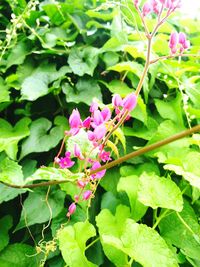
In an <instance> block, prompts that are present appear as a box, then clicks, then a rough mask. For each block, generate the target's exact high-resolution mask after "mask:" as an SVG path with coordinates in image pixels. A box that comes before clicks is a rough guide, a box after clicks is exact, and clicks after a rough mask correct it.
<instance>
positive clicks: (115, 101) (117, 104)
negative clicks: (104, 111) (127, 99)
mask: <svg viewBox="0 0 200 267" xmlns="http://www.w3.org/2000/svg"><path fill="white" fill-rule="evenodd" d="M112 104H113V107H115V108H118V107H120V106H122V98H121V96H120V95H119V94H114V95H113V97H112Z"/></svg>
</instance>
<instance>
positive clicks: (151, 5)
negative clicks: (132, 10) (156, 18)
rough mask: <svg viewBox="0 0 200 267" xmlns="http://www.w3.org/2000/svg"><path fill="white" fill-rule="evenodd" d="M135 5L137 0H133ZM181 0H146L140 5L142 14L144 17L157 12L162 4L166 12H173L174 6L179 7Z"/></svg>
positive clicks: (137, 2)
mask: <svg viewBox="0 0 200 267" xmlns="http://www.w3.org/2000/svg"><path fill="white" fill-rule="evenodd" d="M134 4H135V6H136V7H137V6H138V4H139V1H138V0H135V1H134ZM180 4H181V0H148V1H146V2H145V3H144V5H143V7H142V15H143V16H144V17H145V16H147V15H148V14H151V13H155V14H159V13H160V11H161V8H162V6H163V7H164V8H166V9H168V13H171V12H173V11H174V10H175V9H176V8H178V7H180Z"/></svg>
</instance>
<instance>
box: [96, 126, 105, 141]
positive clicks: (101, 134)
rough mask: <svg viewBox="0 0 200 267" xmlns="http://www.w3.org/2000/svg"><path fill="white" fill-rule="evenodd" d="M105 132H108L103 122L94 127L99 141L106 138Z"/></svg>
mask: <svg viewBox="0 0 200 267" xmlns="http://www.w3.org/2000/svg"><path fill="white" fill-rule="evenodd" d="M105 134H106V127H105V125H104V124H101V125H99V126H97V127H96V128H95V129H94V135H95V139H96V140H97V141H98V140H101V139H102V138H104V136H105Z"/></svg>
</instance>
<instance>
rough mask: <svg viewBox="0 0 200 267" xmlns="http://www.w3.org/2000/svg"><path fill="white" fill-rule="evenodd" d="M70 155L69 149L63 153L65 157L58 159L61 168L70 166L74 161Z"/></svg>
mask: <svg viewBox="0 0 200 267" xmlns="http://www.w3.org/2000/svg"><path fill="white" fill-rule="evenodd" d="M70 155H71V153H70V152H69V151H67V152H66V153H65V157H63V158H60V160H59V165H60V168H62V169H65V168H71V167H72V166H73V165H74V163H75V162H74V161H72V160H71V159H70Z"/></svg>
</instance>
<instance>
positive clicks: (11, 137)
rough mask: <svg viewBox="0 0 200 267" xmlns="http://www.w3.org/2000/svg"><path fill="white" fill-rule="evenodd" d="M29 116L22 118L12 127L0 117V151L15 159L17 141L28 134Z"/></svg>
mask: <svg viewBox="0 0 200 267" xmlns="http://www.w3.org/2000/svg"><path fill="white" fill-rule="evenodd" d="M30 122H31V120H30V119H29V118H23V119H21V120H20V121H18V122H17V123H16V125H15V126H14V127H12V126H11V124H10V123H8V122H7V121H6V120H3V119H0V152H1V151H4V150H5V152H6V153H7V155H8V156H9V157H10V158H12V159H16V156H17V151H18V142H19V141H20V140H21V139H23V138H25V137H26V136H28V135H29V133H30V131H29V128H28V126H29V124H30Z"/></svg>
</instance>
